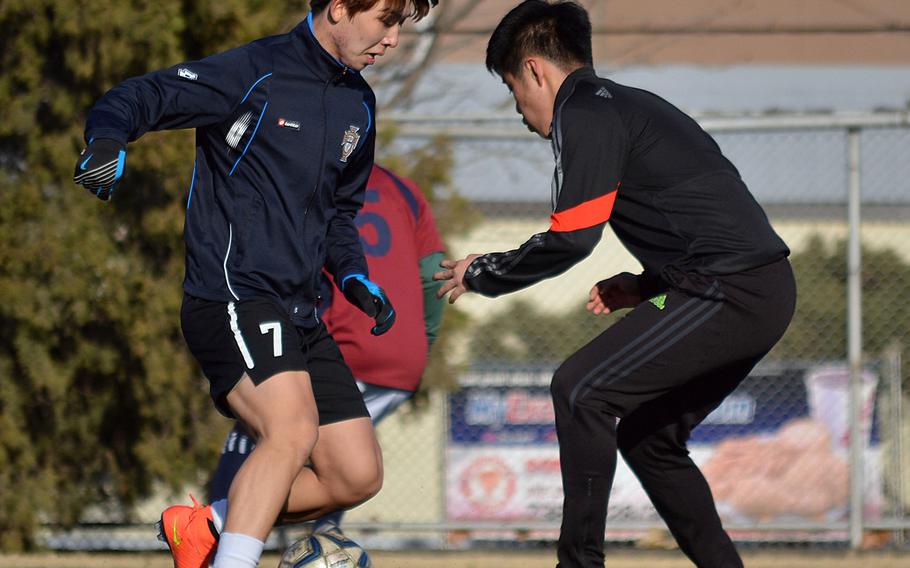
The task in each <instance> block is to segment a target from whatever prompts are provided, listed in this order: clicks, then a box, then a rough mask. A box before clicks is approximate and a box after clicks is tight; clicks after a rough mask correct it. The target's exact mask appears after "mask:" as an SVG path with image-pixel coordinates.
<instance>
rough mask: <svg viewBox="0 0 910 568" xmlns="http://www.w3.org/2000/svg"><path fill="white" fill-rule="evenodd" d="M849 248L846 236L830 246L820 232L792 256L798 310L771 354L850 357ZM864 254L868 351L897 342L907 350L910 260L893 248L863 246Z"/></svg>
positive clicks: (872, 355) (875, 354)
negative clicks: (843, 240) (848, 317)
mask: <svg viewBox="0 0 910 568" xmlns="http://www.w3.org/2000/svg"><path fill="white" fill-rule="evenodd" d="M846 250H847V246H846V244H845V243H844V242H839V243H835V244H834V245H833V246H826V245H825V243H824V242H823V241H822V240H821V238H818V237H816V238H813V239H811V240H810V241H809V243H808V245H807V246H806V247H805V249H803V250H802V251H801V252H800V253H799V254H796V255H794V256H793V257H792V259H791V262H792V264H793V270H794V272H795V274H796V282H797V285H798V288H799V289H798V294H797V307H796V315H795V316H794V317H793V321H792V322H791V324H790V328H789V329H788V330H787V334H786V335H785V336H784V338H783V339H782V340H781V341H780V343H779V344H778V345H777V347H776V348H775V349H774V351H772V352H771V354H770V356H771V357H772V358H776V359H791V360H792V359H802V360H832V359H834V360H844V359H846V358H847V254H846ZM861 255H862V273H861V275H860V281H861V284H862V289H863V293H862V303H863V305H862V311H863V329H862V337H863V349H864V351H865V356H866V357H867V358H876V357H879V356H880V355H881V353H882V352H883V351H884V350H885V349H886V348H888V347H889V346H890V345H892V344H894V343H897V344H899V345H900V346H902V348H903V349H904V352H905V353H906V350H907V347H908V344H910V264H908V263H907V262H906V261H904V260H903V259H902V258H901V257H900V256H899V255H898V254H897V252H896V251H894V250H890V249H884V250H872V249H868V248H863V250H862V253H861ZM906 359H907V357H906V356H905V357H904V360H906ZM905 371H910V369H905ZM904 376H907V373H906V372H905V374H904Z"/></svg>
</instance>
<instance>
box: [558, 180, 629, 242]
mask: <svg viewBox="0 0 910 568" xmlns="http://www.w3.org/2000/svg"><path fill="white" fill-rule="evenodd" d="M616 187H617V189H618V188H619V186H618V185H617V186H616ZM616 191H617V190H616V189H614V190H613V191H611V192H610V193H608V194H606V195H601V196H600V197H595V198H594V199H589V200H588V201H585V202H584V203H580V204H578V205H576V206H575V207H570V208H569V209H566V210H565V211H560V212H559V213H553V214H552V215H550V230H551V231H553V232H556V233H566V232H569V231H577V230H579V229H587V228H588V227H593V226H595V225H599V224H601V223H605V222H607V221H608V220H609V219H610V213H612V212H613V202H614V201H616Z"/></svg>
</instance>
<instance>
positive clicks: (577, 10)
mask: <svg viewBox="0 0 910 568" xmlns="http://www.w3.org/2000/svg"><path fill="white" fill-rule="evenodd" d="M528 55H538V56H540V57H543V58H545V59H549V60H550V61H552V62H553V63H556V64H557V65H559V66H560V67H561V68H563V69H565V70H567V71H568V70H571V69H574V68H576V67H581V66H585V65H588V66H592V65H594V58H593V56H592V55H591V20H590V18H588V12H587V11H585V9H584V8H582V7H581V6H580V5H578V4H576V3H575V2H556V3H552V4H551V3H550V2H547V1H546V0H525V2H522V3H521V4H519V5H518V6H516V7H514V8H512V10H511V11H510V12H509V13H508V14H506V15H505V17H504V18H503V19H502V21H501V22H499V25H498V26H496V29H495V30H494V31H493V35H492V36H490V42H489V43H488V44H487V69H488V70H489V71H490V72H493V73H496V74H497V75H499V76H500V77H502V76H504V75H505V74H506V73H508V74H509V75H512V76H513V77H514V76H518V75H519V74H520V73H521V62H522V60H523V59H524V58H525V57H526V56H528Z"/></svg>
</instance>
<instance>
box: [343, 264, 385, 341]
mask: <svg viewBox="0 0 910 568" xmlns="http://www.w3.org/2000/svg"><path fill="white" fill-rule="evenodd" d="M341 291H342V292H343V293H344V297H345V298H347V299H348V301H349V302H351V303H352V304H354V305H355V306H357V307H358V308H360V309H361V310H362V311H363V313H365V314H366V315H368V316H370V317H371V318H373V319H374V320H376V325H375V326H373V329H371V330H370V333H372V334H373V335H382V334H383V333H385V332H387V331H389V328H390V327H392V324H393V323H395V308H393V307H392V303H391V302H389V298H388V297H387V296H386V295H385V292H383V291H382V288H380V287H379V286H377V285H376V284H374V283H372V282H370V281H369V280H367V278H366V276H364V275H363V274H351V275H350V276H345V277H344V279H343V280H342V281H341Z"/></svg>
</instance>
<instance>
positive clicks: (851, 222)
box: [49, 113, 910, 548]
mask: <svg viewBox="0 0 910 568" xmlns="http://www.w3.org/2000/svg"><path fill="white" fill-rule="evenodd" d="M399 118H400V119H402V122H401V124H402V128H401V137H400V140H399V142H398V144H400V145H402V146H403V147H405V148H406V147H407V146H408V145H409V144H415V145H417V144H419V143H420V140H422V139H423V138H425V137H426V136H427V135H430V134H436V133H438V132H441V131H445V132H448V133H449V134H450V136H452V140H453V147H454V151H455V154H456V171H455V176H454V181H455V186H456V188H457V189H458V190H459V192H460V193H461V194H462V195H464V196H466V197H468V198H470V199H471V200H472V201H473V202H474V203H475V205H476V206H477V207H478V208H479V209H480V210H481V211H482V212H483V220H482V221H481V222H480V223H479V225H478V226H476V227H475V228H474V229H473V230H472V231H471V232H470V233H469V234H466V235H463V236H461V237H459V238H457V239H455V240H454V241H453V242H452V243H451V246H452V250H451V251H449V255H450V256H451V257H461V256H464V255H465V254H468V253H474V252H490V251H501V250H509V249H512V248H515V247H516V246H518V245H519V244H521V243H522V242H523V241H524V240H526V239H527V238H528V237H529V236H530V235H531V234H533V233H536V232H539V231H540V230H543V229H545V228H546V226H547V222H548V202H549V179H550V173H551V169H552V156H551V155H550V150H549V147H548V145H547V144H545V143H542V142H540V141H539V140H535V139H533V138H531V137H529V136H528V135H527V133H523V132H522V131H520V130H517V129H513V128H509V127H503V126H502V125H501V124H500V123H499V119H496V120H486V119H477V118H469V117H462V118H459V119H453V120H451V121H449V122H448V123H445V121H442V120H440V119H432V120H430V119H427V120H426V121H423V120H420V119H416V118H414V117H412V118H411V120H410V121H408V120H404V119H406V118H407V117H399ZM509 120H511V121H514V120H515V119H514V118H511V117H510V119H509ZM701 122H702V124H703V125H704V126H705V127H706V129H708V130H709V131H711V132H712V133H713V134H714V135H715V137H716V139H717V141H718V143H719V144H720V146H721V148H722V149H723V151H724V153H725V154H726V155H727V156H728V157H729V158H730V159H731V160H732V161H733V162H734V164H736V165H737V167H738V168H739V169H740V172H741V174H742V176H743V178H744V179H745V180H746V182H747V184H748V185H749V187H750V188H751V190H752V191H753V193H754V194H755V196H756V198H757V199H758V201H759V202H760V203H761V204H762V205H763V206H764V207H765V210H766V211H767V213H768V215H769V217H770V219H771V222H772V224H773V225H774V227H775V229H776V230H777V231H778V233H779V234H780V235H781V236H782V238H783V239H784V240H785V241H786V242H787V243H788V244H789V246H790V248H791V250H792V255H791V260H792V263H793V265H794V269H795V271H796V274H797V280H798V286H799V301H798V307H797V313H796V316H795V318H794V320H793V323H792V325H791V326H790V329H789V331H788V332H787V334H786V336H785V337H784V339H783V340H782V341H781V342H780V344H779V345H778V346H777V347H776V348H775V349H774V350H773V351H772V352H771V353H770V354H769V356H768V357H767V358H766V360H765V361H764V362H762V363H761V364H760V365H759V366H758V367H757V368H756V369H755V371H754V372H753V373H752V375H751V376H750V377H749V378H748V379H747V380H746V381H745V382H744V383H742V385H741V386H740V387H739V388H738V389H737V390H736V391H735V392H734V393H733V394H732V395H731V396H730V397H729V398H728V399H727V400H726V401H725V402H724V404H723V405H721V406H720V407H719V408H718V409H717V410H716V411H715V412H714V413H713V414H712V415H710V416H709V417H708V419H707V420H706V421H705V422H704V424H702V425H701V426H699V427H698V428H697V429H696V430H695V432H694V433H693V437H692V440H691V451H692V456H693V458H694V459H695V461H696V462H697V463H699V464H700V465H701V466H702V467H703V469H704V472H705V474H706V476H707V478H708V479H709V481H710V482H711V485H712V488H713V491H714V493H715V496H716V498H717V501H718V505H719V508H720V511H721V514H722V517H723V518H724V522H725V524H726V526H727V527H729V528H730V530H731V532H732V533H733V535H734V538H736V539H738V540H753V541H762V542H765V541H773V542H777V541H790V542H793V541H796V542H839V543H844V542H849V543H851V544H852V545H854V546H859V545H860V544H861V540H862V538H863V536H864V534H865V535H866V537H867V538H869V535H883V536H882V538H883V539H884V540H889V541H890V542H891V543H894V544H896V545H898V546H903V545H904V540H903V538H904V534H905V532H904V531H907V530H910V516H908V514H907V512H908V510H910V456H908V454H910V452H908V451H907V440H908V439H910V418H908V417H907V416H906V413H905V412H904V411H903V404H904V402H905V401H906V400H907V397H908V390H910V380H908V379H907V378H908V376H910V367H908V365H907V363H906V360H907V359H908V345H910V249H908V248H907V243H908V242H910V215H908V213H910V120H908V116H907V115H906V114H901V113H897V114H873V115H868V116H849V117H844V116H838V115H827V116H821V115H819V116H799V117H787V116H777V117H762V118H738V119H717V118H715V119H709V118H704V119H703V120H702V121H701ZM624 270H628V271H632V272H638V271H639V267H638V266H637V265H636V263H635V261H634V260H633V259H632V257H631V256H630V255H629V254H628V253H627V252H626V251H625V250H624V249H623V248H622V246H621V245H620V244H619V242H618V241H617V239H616V238H615V237H614V236H613V235H612V234H611V233H610V231H606V232H605V234H604V238H603V240H602V242H601V243H600V244H599V245H598V247H597V249H596V250H595V252H594V253H593V254H592V255H591V257H589V258H588V259H586V260H585V261H584V262H582V263H580V264H579V265H577V266H575V267H574V268H572V269H571V270H570V271H569V272H568V273H566V274H564V275H562V276H560V277H558V278H555V279H552V280H549V281H546V282H543V283H540V284H538V285H536V286H534V287H532V288H530V289H528V290H525V291H522V292H519V293H516V294H513V295H510V296H508V297H506V298H500V299H497V300H495V301H493V300H489V299H486V298H481V297H472V296H470V295H469V296H465V297H464V299H463V300H461V301H459V303H458V305H459V306H460V307H461V309H462V310H463V311H464V313H465V314H466V315H467V317H468V318H469V320H470V326H469V329H468V330H467V331H466V332H464V333H463V334H462V336H461V337H460V338H459V341H458V342H457V344H456V349H457V351H458V353H457V358H458V359H459V360H460V362H461V364H462V365H463V366H464V369H465V371H464V372H463V373H462V377H461V384H460V388H459V389H458V390H455V391H453V392H441V391H433V392H431V393H430V396H429V397H428V399H427V401H426V402H425V403H424V404H423V405H420V406H415V407H406V408H404V409H402V410H401V411H399V412H398V413H397V414H396V415H394V416H392V417H391V418H389V419H388V420H387V421H385V422H384V423H383V424H382V425H381V426H380V427H379V429H378V431H379V436H380V442H381V444H382V446H383V453H384V458H385V485H384V488H383V490H382V492H381V493H380V494H379V495H378V496H377V497H375V498H374V499H372V500H371V501H369V502H367V503H366V504H364V505H362V506H361V507H359V508H357V509H356V510H354V511H352V512H350V513H349V514H348V516H347V521H346V523H347V526H348V527H349V529H350V530H351V531H352V534H354V535H355V536H357V537H358V538H359V539H360V540H361V541H363V543H364V544H365V545H367V546H394V547H411V546H446V547H457V546H459V545H462V544H469V543H473V542H476V541H478V540H489V539H494V540H495V539H509V540H512V541H514V540H516V539H517V540H526V541H536V540H548V539H552V538H555V536H556V535H557V532H558V522H559V516H560V507H561V498H562V492H561V485H560V477H559V463H558V450H557V445H556V436H555V430H554V426H553V409H552V405H551V403H550V398H549V392H548V384H549V380H550V376H551V372H552V370H553V369H554V368H555V366H556V365H557V364H558V363H559V362H560V361H561V360H562V359H563V358H565V357H566V356H568V355H569V354H570V353H572V352H573V351H574V350H576V349H577V348H579V347H580V346H581V345H583V344H584V343H585V342H587V341H588V340H590V339H591V338H592V337H594V335H596V334H597V333H598V332H599V331H600V330H602V329H603V328H604V327H605V326H607V325H609V324H610V322H611V321H612V319H611V318H612V317H610V318H596V317H594V316H591V315H588V314H587V312H585V310H584V301H585V298H586V296H587V292H588V290H589V289H590V287H591V286H592V285H593V283H595V282H596V281H598V280H600V279H602V278H604V277H606V276H610V275H612V274H615V273H617V272H621V271H624ZM860 300H861V301H860ZM851 401H852V402H851ZM851 404H853V406H851ZM162 499H163V498H162ZM162 504H163V501H162V500H158V501H156V502H154V503H148V504H146V505H144V506H143V507H142V508H141V509H139V510H138V511H137V512H136V513H135V514H134V515H133V517H134V518H136V519H138V520H140V521H143V522H148V523H152V522H154V521H155V520H156V517H157V515H158V512H159V511H160V509H161V505H162ZM661 527H662V523H661V521H660V519H659V517H658V516H657V514H656V513H655V512H654V510H653V508H652V507H651V505H650V503H649V502H648V499H647V497H646V495H645V494H644V492H643V490H642V489H641V487H640V486H639V485H638V482H637V480H636V479H635V478H634V476H633V475H632V474H631V472H630V471H629V470H628V469H627V468H626V467H625V465H624V464H622V463H620V466H619V470H618V471H617V475H616V481H615V483H614V490H613V494H612V496H611V510H610V518H609V521H608V537H609V538H611V539H622V540H636V539H641V538H645V537H648V536H649V535H653V533H652V532H649V531H655V530H657V531H659V530H660V529H661ZM92 530H94V528H93V527H92V526H86V527H83V532H82V533H49V539H50V540H49V543H50V544H51V545H52V546H54V547H57V548H111V547H112V548H143V547H145V546H149V547H155V546H156V545H155V544H154V541H153V538H154V535H153V534H149V533H147V532H146V533H142V534H139V533H136V534H135V536H133V537H131V536H129V535H127V534H126V533H125V532H121V533H119V534H121V535H122V537H123V538H122V539H121V540H119V541H117V542H119V543H121V545H119V546H118V545H117V544H112V541H111V539H110V538H108V539H107V540H106V541H105V542H106V543H107V545H106V546H92V545H88V546H86V543H91V542H95V541H92V540H91V538H93V537H92V534H95V533H92V532H91V531H92ZM102 530H103V531H106V532H104V533H103V534H107V535H110V534H111V533H110V530H109V527H104V528H102ZM870 531H871V532H870ZM283 536H286V535H283V533H281V532H277V533H276V535H274V538H275V539H279V540H274V541H272V544H273V545H275V546H279V545H280V544H281V542H280V539H281V538H282V537H283ZM131 538H132V539H133V540H130V539H131ZM80 543H81V546H80ZM124 543H126V544H124Z"/></svg>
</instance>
